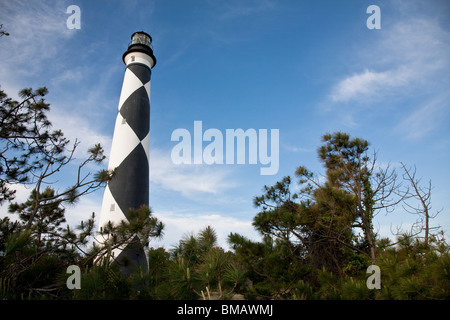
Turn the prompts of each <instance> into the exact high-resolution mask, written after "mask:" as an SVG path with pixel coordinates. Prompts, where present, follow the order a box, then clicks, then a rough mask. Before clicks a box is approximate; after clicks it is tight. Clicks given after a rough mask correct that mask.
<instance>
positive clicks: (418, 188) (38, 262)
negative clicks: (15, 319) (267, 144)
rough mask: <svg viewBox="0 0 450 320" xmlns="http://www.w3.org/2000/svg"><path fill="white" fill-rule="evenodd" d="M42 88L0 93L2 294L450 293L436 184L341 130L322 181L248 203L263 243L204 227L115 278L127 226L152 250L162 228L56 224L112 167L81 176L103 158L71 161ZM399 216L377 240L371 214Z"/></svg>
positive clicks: (273, 191) (137, 222)
mask: <svg viewBox="0 0 450 320" xmlns="http://www.w3.org/2000/svg"><path fill="white" fill-rule="evenodd" d="M46 93H47V90H46V89H45V88H41V89H38V90H35V91H33V90H32V89H25V90H22V91H21V93H20V96H21V98H22V99H23V101H22V102H17V101H14V100H12V99H10V98H8V97H7V95H6V94H5V93H4V92H3V91H1V90H0V204H3V205H5V204H7V205H8V206H9V207H8V208H9V212H10V213H11V214H12V215H14V218H11V219H10V218H9V217H5V218H3V219H1V220H0V299H449V298H450V253H449V246H448V244H447V243H446V242H445V238H444V234H443V233H442V232H441V231H440V230H439V229H438V228H435V227H433V226H432V223H431V222H432V218H433V217H435V215H436V214H437V212H434V213H433V212H431V184H430V185H428V186H422V185H421V183H420V182H421V181H420V179H417V178H416V169H415V168H408V167H407V166H406V165H404V164H402V167H401V170H402V171H401V175H399V174H398V172H396V171H395V170H394V169H391V168H390V167H389V166H387V167H379V166H378V165H377V163H376V154H375V153H373V154H370V152H369V151H370V149H369V143H368V142H367V141H366V140H364V139H360V138H351V137H350V136H349V135H348V134H346V133H342V132H336V133H333V134H325V135H324V136H323V144H322V145H321V146H320V148H319V149H318V155H319V159H320V161H321V162H322V164H323V167H324V169H325V174H324V175H323V177H322V178H320V179H319V178H318V175H317V174H316V173H314V172H311V171H310V170H308V169H307V168H305V167H303V166H299V167H298V169H297V170H296V172H295V178H292V177H284V178H283V179H282V180H281V181H279V182H277V183H276V184H275V185H274V186H265V187H264V193H263V194H262V195H260V196H257V197H255V199H254V204H255V207H256V208H257V209H258V212H257V214H256V215H255V217H254V219H253V226H254V227H255V228H256V230H258V231H259V233H260V234H261V241H259V242H257V241H252V240H249V239H247V238H246V237H245V236H243V235H239V234H235V233H231V234H230V235H229V237H228V242H229V244H230V248H231V251H228V250H225V249H224V248H221V247H220V246H218V245H217V237H216V234H215V231H214V228H213V226H211V227H207V228H205V229H204V230H201V231H200V232H199V233H198V234H190V235H185V236H184V237H183V238H182V239H180V241H179V243H178V245H177V246H176V247H175V248H173V249H172V250H166V249H164V248H149V249H148V259H149V265H150V270H149V272H148V273H143V272H142V270H136V272H134V273H132V274H131V276H129V277H124V276H123V275H122V273H121V272H120V270H119V268H118V266H117V265H116V264H115V263H114V262H111V261H110V259H109V253H110V252H111V250H112V249H113V248H114V247H115V246H117V245H121V244H123V243H128V242H129V241H130V239H132V238H135V237H134V235H135V234H139V235H140V239H145V242H146V243H145V244H146V245H148V244H149V242H150V240H151V239H152V238H155V237H160V236H162V235H163V229H164V225H163V224H162V223H161V222H160V221H158V220H157V219H156V218H155V217H153V216H152V214H151V210H150V208H146V207H143V208H139V209H137V210H135V211H133V212H132V214H131V215H130V216H131V217H132V218H131V219H130V221H128V222H124V223H122V224H121V225H118V226H113V225H109V226H107V227H106V228H104V229H103V230H102V234H104V235H108V237H105V238H104V239H108V240H105V241H103V242H99V241H96V244H95V245H94V246H91V245H90V243H92V241H93V239H94V237H95V232H94V221H95V220H94V219H95V216H94V215H93V216H92V217H91V218H90V219H89V220H87V221H81V222H80V225H79V226H77V227H76V228H73V227H69V226H66V225H65V224H64V223H65V222H66V220H65V206H66V205H68V204H70V205H74V204H76V202H77V200H78V199H79V198H80V197H82V196H84V195H85V194H88V193H90V192H93V191H95V190H98V189H100V188H102V187H104V184H105V183H107V182H108V181H109V179H111V177H113V175H114V172H113V171H106V170H100V171H99V172H97V173H96V174H91V173H90V172H86V170H87V169H86V168H88V164H89V163H101V162H102V161H103V160H104V158H105V157H104V156H103V149H102V147H101V146H100V145H95V146H94V147H92V148H91V149H89V150H88V157H87V158H86V160H85V161H83V162H81V163H77V164H76V163H74V159H73V154H74V151H75V149H76V147H77V146H78V143H77V142H75V143H74V144H73V145H70V141H68V140H67V139H66V138H65V137H64V135H63V133H62V132H61V131H58V130H57V131H50V129H51V123H50V122H49V121H48V119H47V116H46V114H47V112H48V111H49V105H48V104H47V103H45V100H44V96H45V95H46ZM68 165H70V166H71V168H73V166H76V168H77V170H76V172H77V174H76V175H75V176H74V181H73V182H72V183H71V184H69V185H68V187H67V188H66V189H65V190H63V191H57V190H55V189H53V188H52V187H51V185H52V181H56V180H57V177H58V175H59V174H60V173H61V171H63V170H64V168H66V167H67V166H68ZM19 184H21V185H27V186H28V187H29V188H30V190H31V193H30V196H29V198H28V200H27V201H26V202H24V203H16V202H14V198H15V188H14V186H16V185H19ZM297 184H298V185H299V187H300V188H297ZM292 185H294V186H295V187H293V186H292ZM294 189H295V190H298V189H299V191H298V192H294V191H293V190H294ZM396 210H407V211H409V212H410V213H411V214H414V215H411V217H416V220H415V222H414V224H413V228H411V230H407V231H400V230H398V232H397V240H396V242H395V243H392V241H391V240H389V239H382V238H380V237H379V236H378V235H377V234H376V232H375V231H374V227H373V221H374V217H375V216H376V214H378V213H379V212H383V211H387V212H390V214H393V212H395V211H396ZM95 239H97V240H98V238H95ZM70 265H77V266H79V267H80V268H81V289H74V290H69V289H68V288H67V285H66V280H67V278H68V276H69V275H68V274H67V273H66V270H67V267H68V266H70ZM370 265H377V266H379V268H380V271H381V289H369V288H368V287H367V285H366V280H367V278H368V276H369V274H367V272H366V271H367V268H368V267H369V266H370Z"/></svg>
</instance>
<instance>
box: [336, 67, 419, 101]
mask: <svg viewBox="0 0 450 320" xmlns="http://www.w3.org/2000/svg"><path fill="white" fill-rule="evenodd" d="M415 73H416V71H415V70H414V69H413V68H412V67H410V66H400V67H399V68H397V69H394V70H388V71H384V72H376V71H371V70H368V69H366V70H364V71H363V72H361V73H357V74H354V75H351V76H349V77H347V78H345V79H343V80H341V81H340V82H339V83H338V84H336V85H335V86H334V88H333V89H332V93H331V95H330V98H331V100H332V101H333V102H348V101H351V100H361V99H364V100H370V99H371V98H373V97H377V96H380V94H381V95H385V94H387V93H388V92H392V90H394V89H395V88H399V87H402V86H405V85H407V84H408V83H410V82H411V81H413V79H414V78H415V76H416V74H415Z"/></svg>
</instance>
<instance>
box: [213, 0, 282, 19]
mask: <svg viewBox="0 0 450 320" xmlns="http://www.w3.org/2000/svg"><path fill="white" fill-rule="evenodd" d="M222 5H223V7H222V13H221V15H220V16H219V18H221V19H235V18H240V17H244V16H248V15H251V14H255V13H259V12H263V11H266V10H270V9H273V8H274V3H273V2H272V1H270V0H246V1H240V0H239V1H236V0H228V1H224V2H223V3H222Z"/></svg>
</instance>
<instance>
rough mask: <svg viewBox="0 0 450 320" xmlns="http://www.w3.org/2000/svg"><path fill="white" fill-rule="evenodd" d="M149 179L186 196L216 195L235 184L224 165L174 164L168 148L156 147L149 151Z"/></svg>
mask: <svg viewBox="0 0 450 320" xmlns="http://www.w3.org/2000/svg"><path fill="white" fill-rule="evenodd" d="M150 181H151V182H152V183H156V184H158V185H159V186H160V187H162V188H164V189H166V190H171V191H177V192H180V193H181V194H182V195H183V196H186V197H190V196H193V195H195V194H213V195H216V194H220V193H221V192H223V191H225V190H226V189H228V188H231V187H233V186H234V185H235V184H234V183H233V182H232V181H230V171H229V170H228V169H227V168H226V167H224V166H222V167H217V166H214V167H213V166H209V165H205V164H204V165H194V164H191V165H187V164H185V165H184V164H181V165H176V164H174V163H173V162H172V160H171V157H170V150H169V151H162V150H159V149H156V148H151V152H150Z"/></svg>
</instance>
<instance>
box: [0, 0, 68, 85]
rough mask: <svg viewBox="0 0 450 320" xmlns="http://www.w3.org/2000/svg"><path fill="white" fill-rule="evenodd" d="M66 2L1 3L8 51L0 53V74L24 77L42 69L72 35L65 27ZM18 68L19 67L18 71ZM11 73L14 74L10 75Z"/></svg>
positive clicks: (22, 1) (1, 15)
mask: <svg viewBox="0 0 450 320" xmlns="http://www.w3.org/2000/svg"><path fill="white" fill-rule="evenodd" d="M65 3H66V2H65V1H61V2H53V1H51V2H48V1H24V0H17V1H3V2H2V5H1V7H2V8H1V13H0V19H1V21H2V23H3V24H4V26H5V29H7V30H8V32H9V33H10V34H11V36H10V37H8V38H7V39H4V40H6V41H8V51H0V58H1V59H2V64H1V65H0V73H3V74H8V75H9V76H10V77H12V76H13V75H16V74H17V73H18V75H19V76H23V75H25V74H27V73H35V72H38V71H41V70H42V69H43V68H45V66H46V65H45V64H43V63H42V62H43V61H44V60H46V59H49V58H52V57H54V56H55V55H56V54H57V52H58V51H59V50H60V49H61V47H62V46H63V45H64V43H65V40H68V39H70V37H71V36H72V35H73V34H74V33H73V32H71V30H69V29H67V27H66V20H67V17H68V16H67V14H66V11H65V10H66V8H67V5H65ZM18 66H22V67H21V68H18ZM11 68H14V69H11ZM12 71H14V72H12Z"/></svg>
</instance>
